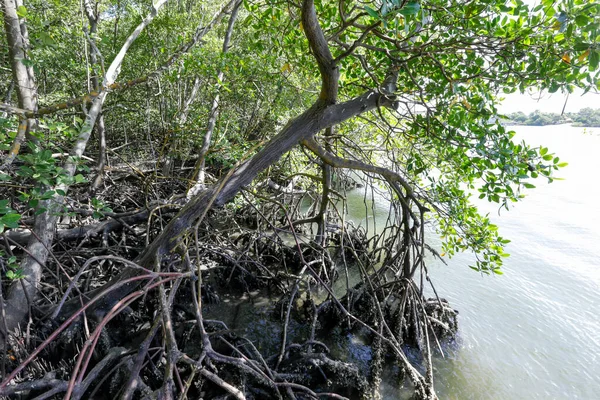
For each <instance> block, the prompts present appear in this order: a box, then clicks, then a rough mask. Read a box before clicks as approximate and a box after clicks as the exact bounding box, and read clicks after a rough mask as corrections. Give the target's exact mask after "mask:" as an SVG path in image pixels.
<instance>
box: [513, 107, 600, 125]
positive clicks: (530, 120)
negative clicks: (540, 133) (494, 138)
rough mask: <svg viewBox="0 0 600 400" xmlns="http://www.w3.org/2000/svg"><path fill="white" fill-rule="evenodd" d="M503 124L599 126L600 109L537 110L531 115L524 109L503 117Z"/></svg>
mask: <svg viewBox="0 0 600 400" xmlns="http://www.w3.org/2000/svg"><path fill="white" fill-rule="evenodd" d="M502 124H503V125H515V126H549V125H565V124H569V125H570V126H573V127H577V128H599V127H600V109H592V108H583V109H581V110H580V111H578V112H576V113H565V114H562V115H561V114H556V113H546V112H542V111H539V110H536V111H534V112H532V113H530V114H529V115H526V114H525V113H523V112H522V111H518V112H516V113H511V114H507V115H505V118H504V119H502Z"/></svg>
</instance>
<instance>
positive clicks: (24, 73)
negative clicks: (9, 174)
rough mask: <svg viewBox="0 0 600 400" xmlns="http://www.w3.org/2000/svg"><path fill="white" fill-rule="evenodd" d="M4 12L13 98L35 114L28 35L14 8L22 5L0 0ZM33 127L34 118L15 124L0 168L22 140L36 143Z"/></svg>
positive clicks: (4, 165) (33, 81)
mask: <svg viewBox="0 0 600 400" xmlns="http://www.w3.org/2000/svg"><path fill="white" fill-rule="evenodd" d="M2 6H3V7H2V8H3V11H4V29H5V31H6V40H7V42H8V52H9V56H10V63H11V69H12V75H13V81H14V82H15V84H16V87H17V98H18V99H19V107H20V108H22V109H24V110H26V111H36V109H37V95H36V86H35V79H34V75H33V68H32V67H31V66H29V67H28V66H27V64H26V63H27V54H26V51H27V50H28V49H29V34H28V32H27V27H26V25H25V22H24V21H22V20H19V15H18V14H17V9H18V7H19V6H22V4H21V1H20V0H2ZM35 128H36V120H35V118H28V119H26V120H25V121H22V122H21V123H20V124H19V128H18V130H17V136H16V137H15V140H14V141H13V145H12V147H11V149H10V152H9V153H8V156H7V157H6V159H5V160H4V162H3V164H2V167H7V166H9V165H10V164H12V162H13V161H14V159H15V158H16V156H17V155H18V154H19V150H20V149H21V145H22V144H23V141H24V140H26V139H27V140H30V141H34V142H35V141H37V139H35V137H34V136H32V135H31V132H33V130H34V129H35Z"/></svg>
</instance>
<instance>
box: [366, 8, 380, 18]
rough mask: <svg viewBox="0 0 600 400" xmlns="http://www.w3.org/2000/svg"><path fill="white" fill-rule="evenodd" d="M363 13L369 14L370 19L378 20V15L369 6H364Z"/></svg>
mask: <svg viewBox="0 0 600 400" xmlns="http://www.w3.org/2000/svg"><path fill="white" fill-rule="evenodd" d="M365 11H366V12H367V14H369V15H370V16H371V17H373V18H376V19H379V13H378V12H377V11H375V10H373V9H372V8H371V7H369V6H365Z"/></svg>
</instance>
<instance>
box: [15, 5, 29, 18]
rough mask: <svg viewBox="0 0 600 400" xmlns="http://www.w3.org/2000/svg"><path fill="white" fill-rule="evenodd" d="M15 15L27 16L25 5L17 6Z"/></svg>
mask: <svg viewBox="0 0 600 400" xmlns="http://www.w3.org/2000/svg"><path fill="white" fill-rule="evenodd" d="M17 15H18V16H19V17H21V18H25V17H27V7H25V6H19V7H17Z"/></svg>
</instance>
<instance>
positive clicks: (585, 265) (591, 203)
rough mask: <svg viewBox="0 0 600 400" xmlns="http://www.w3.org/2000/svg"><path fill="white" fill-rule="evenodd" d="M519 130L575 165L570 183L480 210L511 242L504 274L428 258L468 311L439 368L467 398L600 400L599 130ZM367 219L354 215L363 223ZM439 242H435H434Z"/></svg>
mask: <svg viewBox="0 0 600 400" xmlns="http://www.w3.org/2000/svg"><path fill="white" fill-rule="evenodd" d="M515 130H516V131H517V132H518V135H517V138H516V139H517V140H521V139H524V140H526V141H527V143H529V144H531V145H541V144H543V145H544V147H548V148H549V150H550V152H554V153H556V155H558V156H559V157H560V158H561V161H567V162H568V163H569V166H568V167H566V168H564V170H562V171H561V172H560V174H559V176H561V177H563V178H565V180H564V181H557V182H555V183H552V184H550V185H547V184H546V183H545V182H543V181H542V180H537V181H535V184H536V186H537V189H534V190H530V191H528V192H527V194H528V196H527V198H526V199H525V200H524V201H523V202H522V203H519V204H516V205H515V207H514V208H513V209H512V210H511V211H510V212H506V211H503V212H501V214H500V216H498V213H497V205H491V204H489V203H481V205H480V208H481V210H482V211H483V212H489V213H490V216H491V218H492V219H493V220H494V222H495V223H497V224H498V225H499V226H500V232H501V234H502V236H504V237H506V238H509V239H511V240H512V243H511V244H510V245H509V246H508V252H509V253H511V257H510V258H508V259H507V260H506V263H505V267H504V275H503V276H501V277H500V276H481V275H480V274H478V273H476V272H474V271H472V270H470V269H469V268H468V267H467V266H468V265H469V264H473V256H472V255H470V254H460V255H458V256H456V257H454V258H453V259H451V260H449V265H448V266H445V265H443V264H441V263H440V262H434V261H433V260H429V262H430V271H431V275H432V278H433V281H434V282H435V284H436V289H437V291H438V293H439V294H440V296H442V297H444V298H447V299H448V300H449V301H450V304H451V305H452V307H454V308H456V309H458V310H459V311H460V315H459V317H460V319H459V324H460V325H459V327H460V346H459V347H458V348H457V349H456V350H455V351H454V353H453V354H449V355H448V357H447V358H445V359H442V358H439V359H437V360H436V362H435V368H436V370H437V374H436V377H437V382H436V387H437V390H438V394H439V396H440V398H443V399H461V400H462V399H590V400H592V399H598V398H600V380H599V379H598V378H599V377H600V320H599V318H598V309H600V261H599V258H598V255H597V253H598V250H599V249H600V205H599V202H600V200H599V199H600V179H599V178H598V170H599V167H600V162H599V160H600V158H599V157H598V155H599V154H600V129H595V130H590V129H588V130H587V132H588V133H587V134H583V129H582V128H573V127H568V126H550V127H543V128H542V127H540V128H538V127H516V128H515ZM362 193H364V192H362ZM362 193H361V192H360V191H359V193H357V194H356V197H358V196H361V197H362ZM376 203H379V204H378V205H377V207H376V209H377V210H380V211H383V210H384V209H387V205H386V202H385V201H383V200H382V199H376ZM363 212H364V208H363ZM360 215H364V214H355V215H354V219H355V220H356V221H357V222H360V221H361V219H360V217H359V216H360ZM378 217H379V215H378ZM383 222H384V217H383V218H382V219H381V221H378V224H381V225H383ZM430 239H431V240H432V241H433V243H434V244H435V242H436V240H437V239H436V237H435V235H434V234H432V235H430ZM437 244H438V245H439V240H438V243H437ZM389 398H390V399H392V398H398V396H392V395H389Z"/></svg>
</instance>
